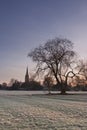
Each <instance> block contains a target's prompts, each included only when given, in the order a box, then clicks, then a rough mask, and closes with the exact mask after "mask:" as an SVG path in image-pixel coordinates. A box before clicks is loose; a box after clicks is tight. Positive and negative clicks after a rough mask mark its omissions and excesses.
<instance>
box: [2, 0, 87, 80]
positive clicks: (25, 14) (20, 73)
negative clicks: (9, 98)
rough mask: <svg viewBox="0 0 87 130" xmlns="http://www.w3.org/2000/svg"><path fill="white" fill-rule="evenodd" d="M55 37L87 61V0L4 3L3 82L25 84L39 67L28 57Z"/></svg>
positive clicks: (16, 1) (19, 0) (11, 1)
mask: <svg viewBox="0 0 87 130" xmlns="http://www.w3.org/2000/svg"><path fill="white" fill-rule="evenodd" d="M55 37H64V38H67V39H69V40H71V41H72V42H73V43H74V50H75V51H76V52H77V53H78V55H79V56H80V57H81V58H85V59H86V58H87V0H0V83H3V82H9V81H10V79H11V78H14V79H18V80H19V81H24V76H25V72H26V67H27V66H28V69H29V74H30V73H32V71H34V67H35V65H34V64H33V62H32V60H31V59H30V58H29V57H27V54H28V53H29V52H30V51H31V50H32V49H34V48H35V47H38V46H39V45H40V44H44V43H45V42H46V41H47V40H48V39H53V38H55Z"/></svg>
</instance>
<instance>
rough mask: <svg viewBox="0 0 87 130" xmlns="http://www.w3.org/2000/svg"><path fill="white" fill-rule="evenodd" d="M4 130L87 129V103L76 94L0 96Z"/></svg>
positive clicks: (0, 114)
mask: <svg viewBox="0 0 87 130" xmlns="http://www.w3.org/2000/svg"><path fill="white" fill-rule="evenodd" d="M69 98H72V99H73V100H74V101H72V100H71V101H70V100H68V99H69ZM80 98H82V97H81V96H80V95H78V99H80ZM83 99H84V95H83ZM0 130H87V102H85V101H84V100H83V101H75V96H74V95H73V96H71V95H69V96H67V99H65V100H62V97H60V95H58V96H51V97H50V96H45V95H44V96H40V95H39V96H26V95H20V96H18V95H10V94H9V95H6V94H5V95H4V96H3V95H0Z"/></svg>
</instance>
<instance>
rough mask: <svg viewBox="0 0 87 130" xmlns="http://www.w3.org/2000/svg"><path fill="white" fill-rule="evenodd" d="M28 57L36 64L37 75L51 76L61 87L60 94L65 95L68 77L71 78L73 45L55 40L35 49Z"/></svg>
mask: <svg viewBox="0 0 87 130" xmlns="http://www.w3.org/2000/svg"><path fill="white" fill-rule="evenodd" d="M28 56H30V57H31V58H32V60H33V61H34V62H36V63H37V65H36V68H37V72H36V73H37V74H40V72H43V73H44V72H45V74H48V75H53V76H54V78H55V79H56V82H57V84H59V85H60V86H61V94H65V93H66V86H67V82H68V77H73V76H74V72H73V68H72V66H73V63H74V58H75V52H74V51H73V43H72V42H71V41H69V40H67V39H62V38H56V39H53V40H49V41H48V42H46V43H45V44H44V45H41V46H39V47H38V48H35V49H34V50H33V51H31V52H30V53H29V54H28Z"/></svg>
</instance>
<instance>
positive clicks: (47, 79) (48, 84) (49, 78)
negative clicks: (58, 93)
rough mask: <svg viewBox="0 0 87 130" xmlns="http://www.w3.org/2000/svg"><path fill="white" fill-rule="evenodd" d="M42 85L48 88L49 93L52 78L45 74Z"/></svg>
mask: <svg viewBox="0 0 87 130" xmlns="http://www.w3.org/2000/svg"><path fill="white" fill-rule="evenodd" d="M43 85H44V86H46V87H47V88H48V92H49V94H51V87H52V86H53V79H52V77H48V76H45V78H44V81H43Z"/></svg>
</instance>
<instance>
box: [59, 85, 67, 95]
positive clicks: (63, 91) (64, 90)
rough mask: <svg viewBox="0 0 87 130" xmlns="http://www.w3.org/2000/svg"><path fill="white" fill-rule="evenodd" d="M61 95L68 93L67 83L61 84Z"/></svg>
mask: <svg viewBox="0 0 87 130" xmlns="http://www.w3.org/2000/svg"><path fill="white" fill-rule="evenodd" d="M60 94H61V95H66V84H62V85H61V93H60Z"/></svg>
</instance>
